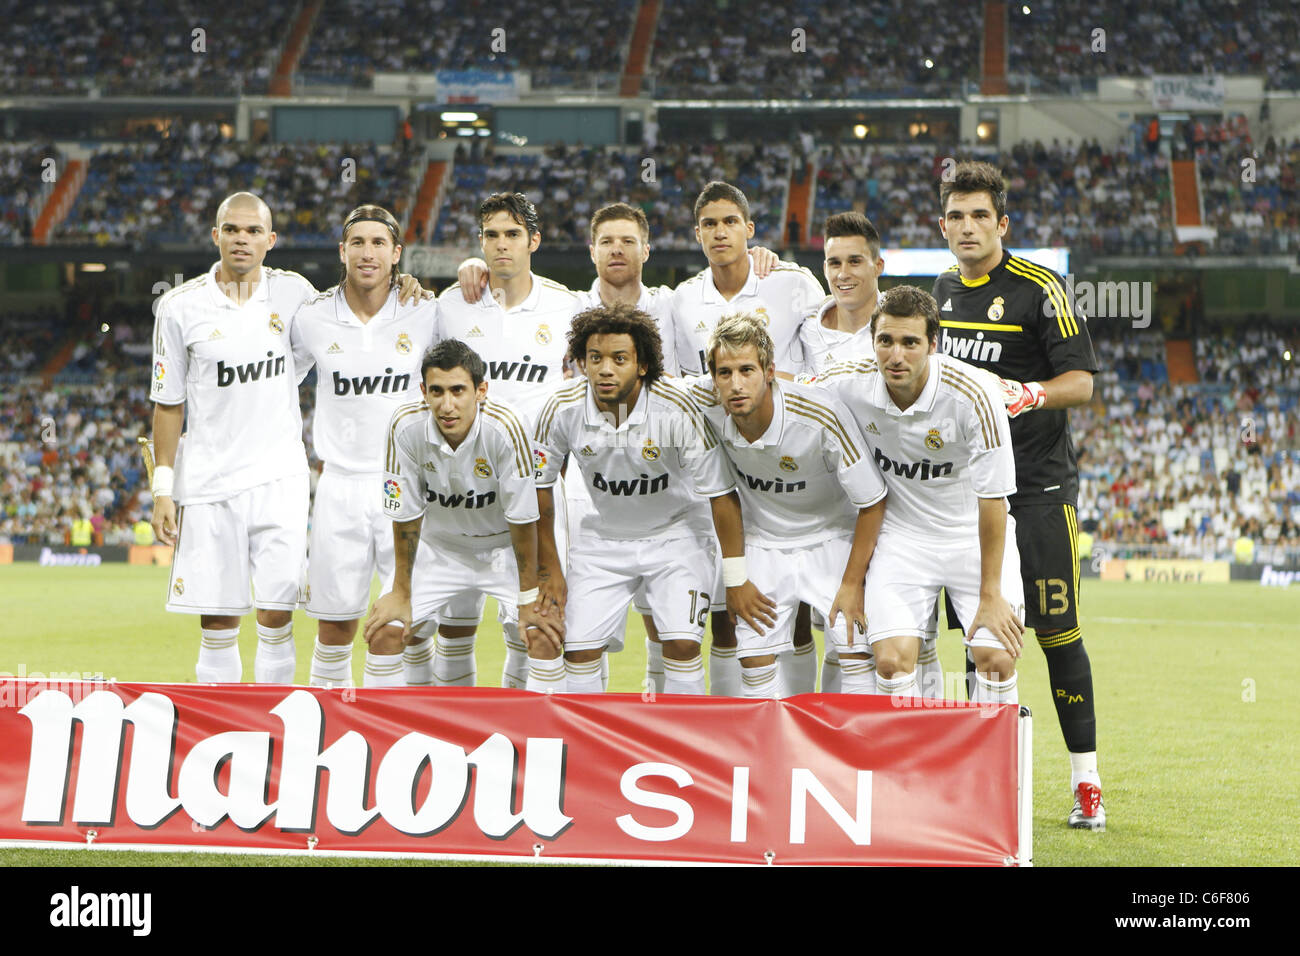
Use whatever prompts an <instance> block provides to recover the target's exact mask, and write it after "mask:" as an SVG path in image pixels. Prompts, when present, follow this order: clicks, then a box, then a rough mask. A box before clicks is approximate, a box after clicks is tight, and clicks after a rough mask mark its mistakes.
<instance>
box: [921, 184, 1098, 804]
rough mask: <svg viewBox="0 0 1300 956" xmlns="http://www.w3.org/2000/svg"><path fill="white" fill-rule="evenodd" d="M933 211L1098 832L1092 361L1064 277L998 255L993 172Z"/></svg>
mask: <svg viewBox="0 0 1300 956" xmlns="http://www.w3.org/2000/svg"><path fill="white" fill-rule="evenodd" d="M939 204H940V208H941V210H942V213H943V215H942V218H941V219H940V220H939V228H940V230H941V231H942V232H943V235H944V237H945V238H946V239H947V240H948V247H949V248H950V249H951V250H952V252H953V255H955V256H956V257H957V265H956V266H954V267H953V268H952V269H950V270H949V271H947V272H945V273H944V274H943V275H941V276H939V278H938V279H936V280H935V284H934V296H935V298H936V299H937V300H938V301H939V302H940V303H942V305H941V306H940V315H941V318H942V320H943V326H944V334H943V350H944V352H945V353H946V354H949V355H952V356H955V357H957V358H960V359H962V360H964V361H967V362H970V363H971V364H972V365H976V366H978V367H980V368H983V369H987V370H988V371H989V372H992V373H993V374H994V375H996V376H998V377H1000V378H1001V379H1002V386H1003V389H1004V401H1005V403H1006V406H1007V413H1008V414H1009V415H1010V416H1011V418H1012V422H1011V436H1012V440H1013V443H1014V448H1015V456H1016V487H1017V489H1018V490H1017V492H1016V494H1015V495H1014V496H1013V497H1012V499H1011V513H1012V514H1013V515H1014V516H1015V519H1016V534H1017V538H1018V542H1019V547H1020V552H1021V559H1022V571H1023V574H1024V590H1025V594H1026V595H1027V596H1028V598H1029V602H1028V623H1029V626H1030V627H1032V628H1033V629H1034V633H1035V635H1036V636H1037V638H1038V644H1039V646H1040V647H1041V648H1042V649H1043V653H1044V654H1045V656H1046V658H1047V673H1048V678H1049V680H1050V682H1051V686H1052V700H1053V702H1054V703H1055V704H1056V714H1057V719H1058V720H1059V721H1060V724H1061V732H1062V734H1063V736H1064V737H1065V746H1066V749H1067V750H1068V751H1069V754H1070V789H1071V792H1072V793H1073V795H1074V801H1075V803H1074V808H1073V809H1072V810H1071V811H1070V814H1069V817H1068V823H1069V825H1070V826H1072V827H1076V828H1080V829H1091V830H1104V829H1105V828H1106V810H1105V807H1104V806H1103V805H1102V802H1101V777H1100V776H1099V774H1098V772H1097V718H1096V709H1095V703H1094V700H1093V692H1092V666H1091V663H1090V662H1089V660H1088V653H1087V651H1086V650H1084V646H1083V636H1082V634H1081V632H1080V630H1079V561H1078V555H1077V551H1076V547H1075V542H1076V539H1077V536H1078V525H1077V521H1076V518H1075V509H1076V505H1077V502H1078V495H1079V470H1078V461H1077V458H1076V456H1075V451H1074V442H1073V441H1072V439H1071V437H1070V425H1069V413H1068V412H1067V411H1066V410H1067V409H1069V408H1073V407H1075V406H1079V405H1084V404H1087V403H1088V402H1089V401H1090V400H1091V398H1092V376H1093V374H1094V373H1095V372H1096V371H1097V358H1096V356H1095V355H1094V353H1093V349H1092V340H1091V339H1090V338H1089V336H1088V326H1087V321H1086V318H1085V317H1084V316H1081V315H1078V314H1076V313H1075V311H1074V308H1073V303H1071V302H1070V300H1069V297H1068V294H1067V292H1066V289H1065V283H1064V282H1062V281H1061V277H1060V276H1058V275H1057V274H1056V273H1055V272H1052V271H1051V270H1050V269H1045V268H1043V267H1042V266H1039V265H1035V264H1034V263H1032V262H1029V261H1028V260H1025V259H1021V258H1020V257H1019V256H1013V255H1012V254H1011V253H1010V252H1008V251H1006V250H1004V249H1003V248H1002V237H1003V236H1005V235H1006V233H1007V228H1008V224H1009V219H1008V217H1007V214H1006V205H1007V190H1006V182H1005V180H1004V179H1003V177H1002V173H1001V172H1000V171H999V170H997V169H995V168H994V167H992V166H989V165H988V164H985V163H959V164H958V165H957V167H956V168H955V170H954V176H953V178H952V180H951V181H946V182H943V183H941V184H940V187H939Z"/></svg>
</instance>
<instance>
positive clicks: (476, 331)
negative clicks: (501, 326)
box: [465, 325, 483, 339]
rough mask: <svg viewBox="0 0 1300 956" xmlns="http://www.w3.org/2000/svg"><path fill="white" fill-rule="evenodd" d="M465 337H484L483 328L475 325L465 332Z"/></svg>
mask: <svg viewBox="0 0 1300 956" xmlns="http://www.w3.org/2000/svg"><path fill="white" fill-rule="evenodd" d="M465 338H467V339H481V338H483V330H482V329H480V328H479V327H478V326H477V325H476V326H474V328H472V329H470V330H469V331H468V332H466V333H465Z"/></svg>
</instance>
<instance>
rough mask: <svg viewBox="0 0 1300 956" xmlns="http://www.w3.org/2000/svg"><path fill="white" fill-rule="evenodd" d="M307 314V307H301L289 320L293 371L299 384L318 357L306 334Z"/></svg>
mask: <svg viewBox="0 0 1300 956" xmlns="http://www.w3.org/2000/svg"><path fill="white" fill-rule="evenodd" d="M305 315H306V309H304V308H299V309H298V311H297V312H295V313H294V314H293V319H292V320H290V322H289V347H290V349H291V350H292V351H293V371H294V374H295V375H297V376H298V384H299V385H301V384H302V381H303V379H305V378H306V377H307V373H308V372H310V371H311V370H312V366H314V365H315V364H316V357H315V356H314V355H313V354H312V350H311V344H310V342H309V341H308V336H307V334H306V332H307V329H306V322H305V321H304V319H305Z"/></svg>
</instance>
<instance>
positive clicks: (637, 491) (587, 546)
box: [529, 304, 774, 694]
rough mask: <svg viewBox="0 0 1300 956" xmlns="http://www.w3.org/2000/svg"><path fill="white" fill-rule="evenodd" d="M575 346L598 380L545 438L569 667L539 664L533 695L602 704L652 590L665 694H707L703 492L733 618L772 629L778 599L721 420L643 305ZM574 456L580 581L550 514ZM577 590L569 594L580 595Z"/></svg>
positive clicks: (549, 537) (552, 588) (613, 311)
mask: <svg viewBox="0 0 1300 956" xmlns="http://www.w3.org/2000/svg"><path fill="white" fill-rule="evenodd" d="M569 347H570V350H571V351H572V353H573V354H574V355H576V356H578V361H579V364H580V365H581V367H582V369H583V373H584V377H583V378H582V379H580V380H578V381H576V382H574V383H573V384H571V385H567V386H564V387H562V388H561V389H559V390H558V391H557V392H556V393H555V394H554V395H553V396H552V397H551V398H550V400H549V401H547V403H546V405H545V407H544V408H543V410H542V413H541V416H540V417H539V418H538V422H537V427H536V431H535V434H534V442H533V444H534V453H535V455H536V456H537V461H536V465H537V470H538V474H539V478H538V498H539V500H540V503H541V512H542V523H541V535H540V537H541V561H542V566H543V567H544V568H548V569H550V571H551V573H550V575H549V579H550V582H551V584H549V585H548V584H545V583H544V584H543V585H542V594H541V601H542V607H543V610H544V611H549V610H551V609H556V610H558V609H560V608H563V609H564V621H565V653H564V661H563V662H559V661H557V662H554V663H552V664H550V665H549V666H546V665H544V664H543V663H542V662H539V661H538V660H536V659H534V660H533V661H532V662H531V667H532V670H530V673H529V687H530V689H545V688H552V689H557V690H560V689H567V690H568V691H570V692H574V693H597V692H600V691H601V690H602V689H603V688H602V682H601V677H600V661H601V658H602V656H603V655H604V653H605V650H606V649H607V648H613V649H618V647H619V645H620V644H621V641H622V636H623V625H624V621H625V618H626V613H627V612H626V608H627V605H628V602H629V601H631V600H632V597H633V595H635V594H637V593H640V594H642V595H643V596H644V598H645V600H646V603H647V605H648V606H649V607H650V608H651V611H652V613H653V615H654V618H655V625H656V627H657V629H658V632H659V636H660V639H661V641H662V642H663V656H664V690H665V692H667V693H670V694H672V693H694V694H702V693H704V665H703V661H702V660H701V658H700V642H701V640H702V638H703V633H704V622H705V618H706V617H707V615H708V611H709V606H710V591H711V589H712V588H713V580H714V571H715V566H716V556H715V546H714V541H713V540H712V538H711V537H709V536H707V533H706V532H705V531H704V529H701V527H700V525H699V523H698V522H697V521H696V520H694V511H695V508H696V500H697V495H698V496H703V497H705V498H707V499H709V504H710V507H711V510H712V512H713V518H714V528H715V531H716V533H717V540H718V542H720V543H721V549H722V553H723V556H724V559H723V568H724V586H725V587H726V588H727V606H728V608H729V610H730V612H731V613H734V614H738V615H739V616H741V617H743V618H745V619H746V620H749V621H750V622H751V624H753V623H754V622H755V621H757V622H758V623H757V624H755V625H754V626H755V627H756V628H757V629H762V627H763V626H771V625H772V624H773V623H774V619H773V616H772V610H773V609H774V606H773V604H772V602H771V601H769V600H768V599H767V598H766V597H764V596H763V595H762V594H760V593H759V592H758V591H757V589H756V588H755V587H754V585H753V584H752V583H750V582H749V580H748V578H747V574H746V571H745V561H744V529H743V525H742V521H741V513H740V503H739V499H738V498H737V496H736V493H735V482H734V481H733V480H732V478H731V474H730V469H729V466H728V464H727V460H726V458H725V456H724V455H723V453H722V451H721V449H720V448H719V447H718V443H717V438H716V437H715V436H714V434H713V430H712V429H711V428H710V427H709V424H708V422H707V421H706V420H705V418H704V416H703V415H702V414H701V413H700V412H699V410H698V409H697V408H695V406H694V405H693V404H692V403H691V401H690V399H689V398H688V397H687V395H686V394H685V392H684V391H683V390H682V389H680V388H679V387H677V386H675V385H671V384H668V383H667V382H664V381H661V378H662V375H663V366H662V352H661V351H660V343H659V334H658V331H657V330H656V328H655V324H654V320H653V319H652V318H650V316H648V315H646V314H645V313H644V312H641V311H639V310H637V309H635V308H633V307H631V306H628V305H624V304H619V305H615V306H612V307H606V306H602V307H600V308H596V309H591V310H589V311H587V312H583V313H581V314H580V315H578V316H576V317H575V318H574V320H573V327H572V329H571V330H570V332H569ZM566 456H570V457H571V459H572V461H573V462H574V463H575V464H576V465H577V467H578V468H579V470H580V472H581V479H582V480H583V481H584V482H585V483H586V484H587V486H588V488H589V490H590V492H591V500H592V504H593V509H592V510H591V511H590V512H588V513H586V514H584V515H583V517H582V520H581V523H580V524H579V525H578V527H577V528H576V529H575V530H574V531H573V533H572V535H571V539H570V545H569V555H568V557H569V567H568V579H567V583H566V582H565V581H564V578H563V577H562V576H561V574H560V572H559V554H558V549H557V548H556V544H555V540H554V537H553V534H552V530H551V522H550V521H549V515H550V513H551V512H552V510H553V508H554V504H553V493H552V491H551V489H552V487H553V486H554V484H555V480H556V478H557V477H558V475H559V469H560V463H561V462H562V461H563V460H564V459H565V457H566ZM566 587H567V591H566Z"/></svg>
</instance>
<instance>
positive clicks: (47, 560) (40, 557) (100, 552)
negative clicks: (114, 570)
mask: <svg viewBox="0 0 1300 956" xmlns="http://www.w3.org/2000/svg"><path fill="white" fill-rule="evenodd" d="M13 549H14V550H13V559H14V560H15V561H34V562H35V563H37V564H39V565H41V566H42V567H47V568H93V567H98V566H99V565H101V564H105V563H109V562H119V561H125V560H126V559H127V556H128V555H129V553H130V549H129V548H126V547H122V546H118V545H108V546H105V547H102V548H75V547H68V546H66V545H61V544H16V545H14V546H13Z"/></svg>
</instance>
